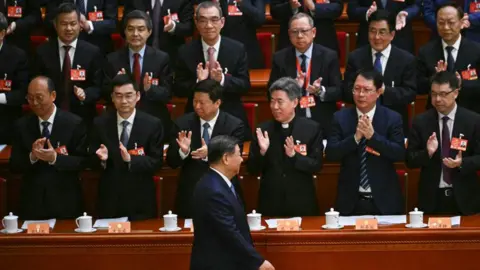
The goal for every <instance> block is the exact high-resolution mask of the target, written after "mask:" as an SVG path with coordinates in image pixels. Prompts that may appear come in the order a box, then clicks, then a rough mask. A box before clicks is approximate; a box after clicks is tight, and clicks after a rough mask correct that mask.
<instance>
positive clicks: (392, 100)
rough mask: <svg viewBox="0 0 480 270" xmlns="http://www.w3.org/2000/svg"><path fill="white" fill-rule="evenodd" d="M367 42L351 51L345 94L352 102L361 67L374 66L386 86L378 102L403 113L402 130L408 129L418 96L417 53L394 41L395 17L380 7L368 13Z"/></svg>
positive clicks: (345, 77) (344, 87) (345, 78)
mask: <svg viewBox="0 0 480 270" xmlns="http://www.w3.org/2000/svg"><path fill="white" fill-rule="evenodd" d="M368 20H369V29H368V42H369V43H370V44H369V45H365V46H363V47H361V48H358V49H356V50H354V51H353V52H351V53H350V54H349V55H348V64H347V68H346V70H345V76H344V81H343V83H344V86H343V96H344V100H345V101H347V102H350V103H353V94H352V89H353V84H354V82H355V78H356V77H357V74H358V71H359V70H360V69H364V68H369V69H375V70H376V71H377V72H379V73H381V74H382V75H383V82H384V86H383V87H382V89H381V92H380V98H379V99H378V102H379V104H381V105H384V106H386V107H388V108H390V109H392V110H394V111H396V112H398V113H400V114H401V115H402V116H403V130H404V132H405V134H407V133H408V128H409V121H408V105H409V104H410V103H411V102H412V101H414V100H415V96H416V94H417V93H416V89H417V81H416V79H417V77H416V67H415V63H416V62H415V57H414V56H413V55H411V54H410V53H409V52H407V51H404V50H402V49H399V48H397V47H396V46H395V45H392V44H391V42H392V40H393V39H394V37H395V21H394V18H393V17H391V16H390V15H389V12H388V11H386V10H377V11H375V12H374V13H372V15H370V17H369V19H368Z"/></svg>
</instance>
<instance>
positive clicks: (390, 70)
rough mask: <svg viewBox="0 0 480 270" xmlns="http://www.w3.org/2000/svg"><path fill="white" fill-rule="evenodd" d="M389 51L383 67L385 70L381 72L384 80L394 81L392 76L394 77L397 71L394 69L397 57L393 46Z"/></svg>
mask: <svg viewBox="0 0 480 270" xmlns="http://www.w3.org/2000/svg"><path fill="white" fill-rule="evenodd" d="M391 48H392V49H391V51H390V56H389V57H388V60H387V66H386V67H385V72H384V74H383V79H384V82H385V83H386V82H389V81H390V82H392V81H394V78H395V72H397V70H396V68H395V67H396V63H395V61H396V59H397V53H398V51H397V50H396V48H395V47H393V45H392V47H391Z"/></svg>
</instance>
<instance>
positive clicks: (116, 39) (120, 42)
mask: <svg viewBox="0 0 480 270" xmlns="http://www.w3.org/2000/svg"><path fill="white" fill-rule="evenodd" d="M111 37H112V40H113V48H114V49H115V51H116V50H119V49H121V48H122V47H123V46H124V45H125V40H124V39H123V37H122V36H121V35H120V34H118V33H114V34H112V35H111Z"/></svg>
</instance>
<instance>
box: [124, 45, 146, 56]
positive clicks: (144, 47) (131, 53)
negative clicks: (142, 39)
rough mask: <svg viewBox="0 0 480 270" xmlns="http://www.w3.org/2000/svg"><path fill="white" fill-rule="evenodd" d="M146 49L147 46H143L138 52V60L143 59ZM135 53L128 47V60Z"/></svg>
mask: <svg viewBox="0 0 480 270" xmlns="http://www.w3.org/2000/svg"><path fill="white" fill-rule="evenodd" d="M146 48H147V45H145V46H143V48H142V49H141V50H140V51H139V52H138V54H140V58H143V56H144V55H145V49H146ZM135 53H136V52H135V51H133V50H132V49H131V48H130V47H128V54H129V55H130V58H132V57H133V55H134V54H135Z"/></svg>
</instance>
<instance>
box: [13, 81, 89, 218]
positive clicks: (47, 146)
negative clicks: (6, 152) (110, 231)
mask: <svg viewBox="0 0 480 270" xmlns="http://www.w3.org/2000/svg"><path fill="white" fill-rule="evenodd" d="M55 97H56V92H55V90H54V85H53V81H52V80H51V79H49V78H47V77H43V76H40V77H36V78H34V79H33V80H32V82H30V85H29V86H28V94H27V100H28V103H29V105H30V107H31V108H32V111H33V112H34V114H31V115H28V116H24V117H23V118H21V119H20V120H18V121H17V123H16V127H15V137H14V138H13V140H14V141H13V145H12V154H11V156H10V166H11V168H12V170H13V171H15V172H19V173H22V174H23V180H22V191H21V196H20V209H21V211H20V218H21V219H47V218H60V219H72V218H75V217H77V216H78V215H80V213H81V212H82V210H83V207H82V190H81V186H80V178H79V173H80V171H81V170H82V169H84V165H85V162H84V161H85V157H86V147H87V145H86V137H87V133H86V128H85V125H84V124H83V123H82V120H81V118H80V117H78V116H76V115H74V114H71V113H69V112H65V111H62V110H60V109H59V108H57V107H56V106H55V104H54V101H55Z"/></svg>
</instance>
